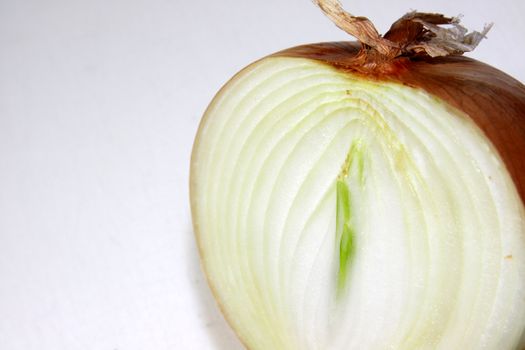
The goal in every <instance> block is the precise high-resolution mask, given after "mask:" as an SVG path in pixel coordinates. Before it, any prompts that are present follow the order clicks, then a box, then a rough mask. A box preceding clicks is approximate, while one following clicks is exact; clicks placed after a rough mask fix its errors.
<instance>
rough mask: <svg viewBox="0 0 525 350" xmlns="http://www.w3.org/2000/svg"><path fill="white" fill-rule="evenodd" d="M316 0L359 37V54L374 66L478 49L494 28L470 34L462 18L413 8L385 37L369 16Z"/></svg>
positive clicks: (328, 0)
mask: <svg viewBox="0 0 525 350" xmlns="http://www.w3.org/2000/svg"><path fill="white" fill-rule="evenodd" d="M313 1H314V3H315V4H316V5H317V6H319V8H320V9H321V11H323V13H324V14H325V15H326V16H327V17H328V18H329V19H330V20H331V21H332V22H333V23H334V24H335V25H336V26H337V27H339V28H340V29H342V30H343V31H345V32H346V33H348V34H350V35H352V36H354V37H355V38H357V39H358V40H359V42H360V43H361V51H360V53H359V56H361V57H362V59H363V65H364V66H368V67H370V68H371V69H375V67H378V66H382V65H383V63H385V62H389V61H392V60H394V59H396V58H397V57H415V56H429V57H443V56H449V55H462V54H463V53H465V52H469V51H472V50H474V49H475V48H476V47H477V45H478V44H479V42H480V41H481V40H482V39H483V38H485V37H486V34H487V33H488V31H489V30H490V28H491V27H492V24H489V25H486V26H485V28H484V29H483V30H482V31H481V32H477V31H473V32H470V33H468V31H467V29H466V28H464V27H463V26H461V25H460V24H459V22H460V20H459V17H446V16H444V15H441V14H436V13H421V12H416V11H413V12H409V13H407V14H406V15H404V16H403V17H401V18H400V19H398V20H397V21H396V22H394V23H393V24H392V26H391V27H390V30H389V31H388V32H387V33H386V34H385V35H384V36H382V35H380V34H379V32H378V30H377V29H376V27H375V26H374V24H373V23H372V22H371V21H370V20H369V19H368V18H366V17H360V16H359V17H358V16H354V15H352V14H350V13H349V12H346V11H345V10H344V9H343V8H342V6H341V4H340V3H339V1H338V0H313Z"/></svg>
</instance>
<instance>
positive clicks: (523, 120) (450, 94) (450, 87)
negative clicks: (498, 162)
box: [273, 42, 525, 204]
mask: <svg viewBox="0 0 525 350" xmlns="http://www.w3.org/2000/svg"><path fill="white" fill-rule="evenodd" d="M359 49H360V45H359V44H358V43H353V42H333V43H321V44H312V45H304V46H298V47H294V48H290V49H287V50H284V51H281V52H278V53H276V54H274V55H273V56H284V57H302V58H309V59H314V60H317V61H321V62H324V63H327V64H329V65H331V66H333V67H335V68H337V69H340V70H343V71H348V72H352V73H354V74H360V75H363V76H366V77H367V78H369V79H374V80H383V81H393V82H398V83H401V84H404V85H407V86H411V87H415V88H421V89H423V90H425V91H427V92H428V93H430V94H432V95H434V96H436V97H438V98H441V99H442V100H444V101H446V102H448V103H449V104H450V105H452V106H453V107H455V108H457V109H459V110H460V111H462V112H464V113H465V114H466V115H468V116H469V117H470V118H471V119H472V120H473V121H474V122H475V123H476V124H477V125H478V126H479V128H480V129H481V130H482V131H483V132H484V133H485V135H486V136H487V137H488V138H489V139H490V140H491V141H492V143H493V145H494V146H495V147H496V149H497V150H498V152H499V154H500V156H501V158H502V159H503V161H504V162H505V165H506V166H507V169H508V171H509V173H510V175H511V176H512V179H513V180H514V183H515V184H516V188H517V190H518V193H519V195H520V197H521V200H522V202H523V203H524V204H525V86H524V85H523V84H521V83H520V82H519V81H517V80H516V79H514V78H512V77H511V76H509V75H507V74H505V73H503V72H501V71H500V70H497V69H496V68H493V67H491V66H489V65H487V64H484V63H481V62H479V61H476V60H473V59H471V58H468V57H464V56H448V57H438V58H430V57H428V56H427V57H413V58H406V57H398V58H396V59H394V60H392V61H389V62H383V63H380V64H374V65H367V64H366V63H365V62H366V61H367V59H366V57H364V56H363V54H362V53H360V50H359Z"/></svg>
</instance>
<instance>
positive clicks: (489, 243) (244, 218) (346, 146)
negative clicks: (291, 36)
mask: <svg viewBox="0 0 525 350" xmlns="http://www.w3.org/2000/svg"><path fill="white" fill-rule="evenodd" d="M361 53H362V50H359V48H358V46H357V45H356V44H352V43H331V44H317V45H308V46H302V47H297V48H293V49H289V50H285V51H283V52H280V53H278V54H274V55H272V56H269V57H267V58H264V59H262V60H260V61H258V62H256V63H254V64H252V65H250V66H248V67H247V68H245V69H244V70H243V71H241V72H240V73H239V74H237V75H236V76H235V77H234V78H233V79H232V80H231V81H230V82H228V83H227V84H226V85H225V86H224V87H223V88H222V90H221V91H220V92H219V94H218V95H217V96H216V97H215V99H214V100H213V102H212V103H211V105H210V107H209V108H208V110H207V111H206V114H205V116H204V118H203V121H202V123H201V126H200V128H199V132H198V135H197V138H196V141H195V146H194V150H193V156H192V164H191V205H192V214H193V222H194V227H195V232H196V234H197V239H198V243H199V248H200V252H201V258H202V263H203V267H204V269H205V271H206V274H207V277H208V280H209V283H210V286H211V288H212V289H213V291H214V295H215V297H216V298H217V301H218V303H219V304H220V306H221V309H222V311H223V313H224V315H225V316H226V318H227V319H228V321H229V322H230V324H231V325H232V327H233V328H234V329H235V330H236V332H237V334H238V335H239V337H240V338H241V340H242V341H243V343H244V344H245V345H246V346H247V347H248V348H250V349H430V348H432V349H521V348H523V347H525V208H524V198H525V190H524V186H525V171H524V170H523V169H524V163H525V87H524V86H523V85H522V84H520V83H519V82H517V81H515V80H514V79H512V78H511V77H509V76H507V75H505V74H504V73H502V72H500V71H497V70H496V69H494V68H491V67H489V66H487V65H484V64H482V63H479V62H477V61H474V60H471V59H467V58H464V57H459V56H448V57H441V58H430V57H428V55H423V56H418V57H414V56H413V57H403V56H400V57H396V58H394V59H390V60H388V61H387V62H383V61H382V62H380V65H378V67H379V68H377V67H375V68H373V69H368V68H366V67H365V66H364V65H363V64H362V62H363V61H362V60H361V58H360V54H361ZM366 62H368V63H369V62H370V61H366ZM364 67H365V68H364Z"/></svg>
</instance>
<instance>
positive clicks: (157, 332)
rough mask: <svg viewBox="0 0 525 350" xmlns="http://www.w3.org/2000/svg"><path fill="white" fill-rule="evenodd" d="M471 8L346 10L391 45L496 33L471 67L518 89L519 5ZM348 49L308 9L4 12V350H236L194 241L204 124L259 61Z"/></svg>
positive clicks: (43, 2) (46, 7)
mask: <svg viewBox="0 0 525 350" xmlns="http://www.w3.org/2000/svg"><path fill="white" fill-rule="evenodd" d="M472 3H474V1H471V0H468V1H467V0H455V1H450V0H442V1H423V0H413V1H408V0H398V1H395V2H394V1H390V0H388V1H387V0H359V1H357V0H356V1H350V0H347V1H343V4H344V5H345V7H346V8H347V9H348V10H349V11H351V12H353V13H354V14H356V15H364V16H368V17H370V18H371V19H372V20H373V21H374V22H375V23H376V25H377V27H378V28H379V29H380V31H381V32H385V31H386V30H387V29H388V25H389V23H391V22H392V21H393V20H395V19H397V18H398V17H399V16H401V15H402V14H403V13H405V12H406V11H408V10H410V9H417V10H421V11H433V12H443V13H446V14H449V15H456V14H459V13H463V14H465V17H464V23H465V24H466V25H467V26H469V27H471V28H476V29H481V28H482V27H483V24H484V23H485V22H490V21H494V22H495V26H494V28H493V30H492V31H491V32H490V34H489V39H488V40H486V41H484V42H482V43H481V46H480V47H479V49H478V50H477V51H476V52H475V53H474V54H473V56H475V57H477V58H478V59H480V60H482V61H485V62H487V63H489V64H492V65H495V66H496V67H498V68H501V69H503V70H504V71H506V72H508V73H510V74H511V75H513V76H515V77H516V78H518V79H520V80H521V81H525V59H524V58H523V53H524V52H525V51H524V50H525V42H524V39H523V38H524V37H525V21H523V13H525V2H523V1H521V0H499V1H487V0H479V1H476V4H475V5H472ZM347 38H348V37H347V36H346V35H345V34H344V33H342V32H340V31H339V30H338V29H337V28H336V27H335V26H333V25H332V24H331V23H329V21H328V20H327V19H326V18H324V17H323V15H321V13H320V12H319V10H317V8H316V7H315V6H314V5H313V4H312V3H311V2H310V1H308V0H286V1H285V0H266V1H254V0H222V1H211V0H208V1H204V0H194V1H182V0H174V1H173V0H172V1H168V0H32V1H28V0H0V349H2V350H33V349H35V350H36V349H38V350H48V349H49V350H61V349H66V350H76V349H87V350H90V349H94V350H99V349H100V350H132V349H155V350H163V349H220V350H226V349H228V350H230V349H233V350H235V349H240V348H241V347H240V345H239V344H238V342H237V340H236V338H235V336H234V335H233V333H232V332H231V331H230V330H229V328H228V327H227V325H226V324H225V322H224V321H223V319H222V317H221V316H220V314H219V312H218V311H217V309H216V307H215V304H214V301H213V299H212V297H211V295H210V292H209V291H208V289H207V286H206V283H205V279H204V277H203V275H202V273H201V271H200V268H199V261H198V254H197V250H196V247H195V243H194V239H193V233H192V228H191V218H190V210H189V207H188V185H187V184H188V168H189V160H190V151H191V146H192V141H193V137H194V135H195V132H196V128H197V125H198V122H199V119H200V116H201V115H202V113H203V111H204V109H205V108H206V106H207V104H208V103H209V101H210V100H211V98H212V97H213V95H214V94H215V92H216V91H217V90H218V89H219V87H220V86H221V85H222V84H223V83H225V82H226V81H227V79H228V78H229V77H230V76H232V75H233V74H234V73H235V72H236V71H238V70H239V69H241V68H242V67H243V66H245V65H247V64H248V63H250V62H251V61H253V60H255V59H257V58H259V57H262V56H264V55H267V54H269V53H271V52H274V51H277V50H280V49H283V48H286V47H290V46H294V45H298V44H302V43H309V42H319V41H333V40H346V39H347ZM471 56H472V55H471Z"/></svg>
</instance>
